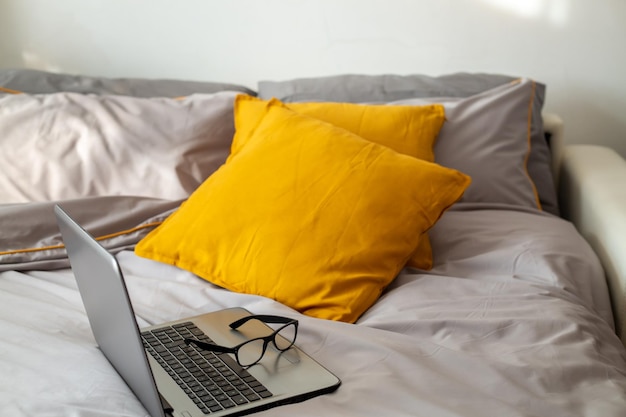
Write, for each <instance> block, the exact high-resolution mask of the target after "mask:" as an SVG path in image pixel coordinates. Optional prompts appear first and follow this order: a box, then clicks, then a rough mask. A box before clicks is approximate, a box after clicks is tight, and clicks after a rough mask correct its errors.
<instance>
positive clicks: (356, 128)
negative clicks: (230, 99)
mask: <svg viewBox="0 0 626 417" xmlns="http://www.w3.org/2000/svg"><path fill="white" fill-rule="evenodd" d="M268 103H269V102H268V101H266V100H261V99H259V98H256V97H252V96H248V95H244V94H241V95H239V96H237V98H236V99H235V137H234V139H233V144H232V147H231V155H230V156H229V159H230V158H233V157H234V156H235V155H236V154H237V153H238V152H239V150H240V149H241V148H242V147H244V146H245V144H246V141H247V140H249V138H250V136H251V133H252V131H253V129H254V128H255V127H256V126H258V124H259V121H260V119H261V118H262V117H263V116H264V114H265V111H266V107H267V106H268ZM284 105H285V106H286V107H287V108H289V109H291V110H293V111H296V112H298V113H301V114H304V115H307V116H310V117H314V118H316V119H319V120H322V121H324V122H327V123H330V124H332V125H335V126H337V127H341V128H343V129H346V130H348V131H350V132H352V133H354V134H356V135H358V136H360V137H362V138H363V139H367V140H369V141H372V142H375V143H378V144H381V145H384V146H387V147H389V148H391V149H393V150H394V151H396V152H400V153H402V154H405V155H409V156H413V157H416V158H419V159H423V160H425V161H429V162H434V161H435V155H434V153H433V147H434V144H435V140H436V139H437V135H438V134H439V130H441V126H442V125H443V123H444V120H445V113H444V107H443V106H442V105H439V104H431V105H424V106H414V105H413V106H387V105H363V104H354V103H330V102H329V103H326V102H324V103H315V102H314V103H289V104H284ZM408 265H409V266H412V267H415V268H420V269H425V270H428V269H431V268H432V265H433V255H432V248H431V246H430V240H429V238H428V234H424V235H423V236H422V237H420V242H419V246H418V248H417V250H416V251H415V253H414V254H413V255H412V256H411V258H410V259H409V261H408Z"/></svg>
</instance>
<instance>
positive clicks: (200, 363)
mask: <svg viewBox="0 0 626 417" xmlns="http://www.w3.org/2000/svg"><path fill="white" fill-rule="evenodd" d="M141 336H142V339H143V344H144V347H145V348H146V350H147V351H148V352H149V353H150V354H151V355H152V356H153V357H154V358H155V359H156V360H157V362H159V364H160V365H161V366H162V367H163V368H164V369H165V370H166V371H167V373H168V374H170V376H171V377H172V378H173V379H174V381H176V383H177V384H178V385H179V386H180V387H181V388H182V389H183V391H185V393H186V394H187V395H188V396H189V398H191V399H192V400H193V402H194V403H195V404H196V405H197V406H198V408H200V410H202V412H203V413H204V414H210V413H214V412H216V411H220V410H223V409H227V408H232V407H235V406H236V405H239V404H247V403H249V402H254V401H258V400H260V399H261V398H267V397H271V396H272V393H271V392H269V391H268V390H267V388H265V387H264V386H263V385H262V384H261V383H260V382H259V381H258V380H257V379H256V378H255V377H253V376H252V375H251V374H250V373H249V372H248V371H246V370H245V369H243V368H242V367H241V366H239V364H238V363H237V362H236V361H235V360H234V359H233V358H231V357H230V356H229V355H227V354H220V353H215V352H211V351H207V350H202V349H200V348H198V347H196V346H194V345H187V344H185V342H184V339H185V338H195V339H198V340H201V341H203V342H207V343H213V341H211V339H210V338H209V337H208V336H207V335H205V334H204V332H202V330H200V329H199V328H198V327H197V326H196V325H195V324H193V323H192V322H190V321H189V322H185V323H179V324H175V325H173V326H169V327H163V328H160V329H155V330H151V331H145V332H143V333H142V334H141Z"/></svg>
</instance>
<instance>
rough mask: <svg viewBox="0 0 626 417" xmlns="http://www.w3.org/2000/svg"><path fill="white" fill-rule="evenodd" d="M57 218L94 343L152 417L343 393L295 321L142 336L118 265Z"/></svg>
mask: <svg viewBox="0 0 626 417" xmlns="http://www.w3.org/2000/svg"><path fill="white" fill-rule="evenodd" d="M55 214H56V216H57V221H58V224H59V228H60V230H61V234H62V236H63V241H64V243H65V246H66V248H67V253H68V256H69V259H70V263H71V266H72V270H73V272H74V275H75V277H76V281H77V283H78V289H79V291H80V294H81V297H82V299H83V303H84V305H85V310H86V311H87V316H88V318H89V323H90V325H91V328H92V331H93V333H94V336H95V339H96V342H97V343H98V345H99V347H100V349H101V350H102V352H103V353H104V355H105V356H106V357H107V359H108V360H109V362H111V364H112V365H113V367H114V368H115V369H116V370H117V372H118V373H119V374H120V375H121V376H122V378H123V379H124V381H126V383H127V384H128V386H129V387H130V388H131V389H132V391H133V392H134V393H135V395H136V396H137V397H138V398H139V400H140V401H141V402H142V404H143V405H144V406H145V407H146V409H147V410H148V412H149V413H150V415H151V416H153V417H157V416H169V415H173V416H181V417H182V416H184V417H190V416H203V415H207V414H208V415H211V416H231V415H243V414H248V413H252V412H255V411H259V410H265V409H268V408H271V407H275V406H278V405H283V404H289V403H294V402H299V401H303V400H306V399H308V398H311V397H314V396H317V395H321V394H325V393H329V392H332V391H334V390H336V389H337V388H338V387H339V385H340V383H341V382H340V380H339V379H338V378H337V377H336V376H335V375H333V374H332V373H331V372H329V371H328V370H326V369H325V368H324V367H322V366H321V365H320V364H319V363H317V362H315V361H314V360H313V359H312V358H310V357H309V356H307V355H306V354H305V353H304V352H303V351H302V350H300V349H299V348H298V347H296V346H295V345H292V344H291V343H292V341H293V340H294V339H295V335H296V334H297V325H298V323H297V322H295V323H294V320H290V319H288V318H281V317H276V316H254V315H252V314H251V313H250V312H248V311H247V310H245V309H242V308H232V309H225V310H220V311H217V312H212V313H207V314H203V315H199V316H196V317H190V318H185V319H181V320H176V321H173V322H169V323H165V324H161V325H157V326H151V327H147V328H143V329H141V330H140V329H139V327H138V325H137V321H136V319H135V315H134V312H133V308H132V305H131V302H130V299H129V296H128V292H127V289H126V284H125V282H124V277H123V275H122V271H121V269H120V267H119V264H118V263H117V260H116V259H115V257H114V256H113V255H112V254H110V253H109V252H108V251H107V250H106V249H104V248H103V247H102V246H101V245H100V244H99V243H98V242H97V241H96V240H95V239H94V238H93V237H91V236H90V235H89V234H88V233H87V232H86V231H85V230H83V229H82V227H80V226H79V225H78V224H77V223H76V222H75V221H74V220H73V219H72V218H70V216H69V215H68V214H67V213H66V212H65V211H64V210H63V209H62V208H61V207H59V206H55ZM251 315H252V316H253V318H251V319H250V318H248V319H246V318H245V317H248V316H251ZM233 323H234V325H233ZM251 341H252V342H251ZM251 363H253V365H251V366H250V364H251Z"/></svg>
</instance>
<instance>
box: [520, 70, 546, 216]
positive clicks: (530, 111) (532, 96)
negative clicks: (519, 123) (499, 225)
mask: <svg viewBox="0 0 626 417" xmlns="http://www.w3.org/2000/svg"><path fill="white" fill-rule="evenodd" d="M532 83H533V88H532V91H531V93H530V100H529V101H528V129H527V130H528V132H527V135H526V136H527V141H528V152H527V153H526V157H525V158H524V172H525V173H526V176H527V177H528V180H529V181H530V185H531V187H532V189H533V194H534V195H535V202H536V203H537V208H539V210H543V209H542V208H541V201H540V200H539V193H538V192H537V186H536V185H535V182H534V181H533V179H532V178H531V177H530V173H529V172H528V159H529V158H530V150H531V148H532V144H531V130H532V129H531V124H532V121H533V102H534V101H535V81H534V80H533V81H532Z"/></svg>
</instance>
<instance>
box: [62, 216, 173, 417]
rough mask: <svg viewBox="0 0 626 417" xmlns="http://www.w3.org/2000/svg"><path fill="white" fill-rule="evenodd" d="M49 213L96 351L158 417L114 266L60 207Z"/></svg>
mask: <svg viewBox="0 0 626 417" xmlns="http://www.w3.org/2000/svg"><path fill="white" fill-rule="evenodd" d="M54 211H55V215H56V217H57V222H58V224H59V229H60V230H61V235H62V236H63V242H64V243H65V247H66V249H67V254H68V257H69V259H70V264H71V266H72V270H73V272H74V276H75V277H76V282H77V283H78V289H79V291H80V295H81V297H82V299H83V304H84V305H85V310H86V311H87V317H88V318H89V323H90V325H91V329H92V331H93V334H94V336H95V339H96V342H97V343H98V345H99V346H100V350H102V352H103V353H104V355H105V356H106V358H107V359H108V360H109V362H111V364H112V365H113V367H114V368H115V370H116V371H117V372H118V373H119V374H120V375H121V376H122V378H123V379H124V381H125V382H126V383H127V384H128V386H129V387H130V388H131V389H132V391H133V392H134V393H135V395H136V396H137V397H138V398H139V400H140V401H141V403H142V404H143V405H144V407H146V409H147V410H148V412H149V413H150V415H152V416H154V417H156V416H164V415H165V414H164V412H163V407H162V404H161V400H160V396H159V392H158V391H157V387H156V383H155V381H154V376H153V374H152V371H151V369H150V365H149V364H148V358H147V357H146V352H145V350H144V347H143V344H142V341H141V336H140V333H139V328H138V326H137V322H136V320H135V314H134V312H133V307H132V305H131V302H130V299H129V297H128V291H127V289H126V284H125V283H124V278H123V275H122V272H121V270H120V267H119V264H118V263H117V260H116V259H115V257H114V256H113V255H111V254H110V253H109V252H108V251H107V250H106V249H104V248H103V247H102V246H101V245H100V244H99V243H98V242H97V241H96V240H95V239H94V238H93V237H92V236H91V235H89V233H87V232H86V231H85V230H84V229H83V228H82V227H81V226H80V225H78V224H77V223H76V222H75V221H74V220H73V219H72V218H71V217H70V216H69V215H68V214H67V213H66V212H65V211H63V209H62V208H61V207H59V206H58V205H57V206H55V208H54Z"/></svg>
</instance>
